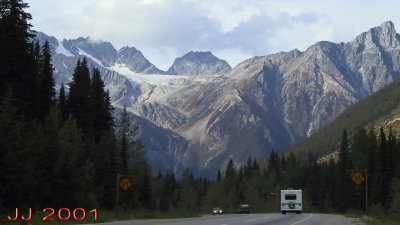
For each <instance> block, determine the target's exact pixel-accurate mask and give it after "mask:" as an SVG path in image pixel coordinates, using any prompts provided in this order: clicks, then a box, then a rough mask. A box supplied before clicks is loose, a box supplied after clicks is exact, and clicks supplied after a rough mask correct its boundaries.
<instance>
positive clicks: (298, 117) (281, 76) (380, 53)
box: [52, 22, 400, 176]
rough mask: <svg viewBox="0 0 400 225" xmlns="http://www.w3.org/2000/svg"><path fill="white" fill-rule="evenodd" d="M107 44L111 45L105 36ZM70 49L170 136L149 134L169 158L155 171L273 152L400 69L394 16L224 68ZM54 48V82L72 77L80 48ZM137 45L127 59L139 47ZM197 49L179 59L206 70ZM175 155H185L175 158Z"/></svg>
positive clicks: (119, 99) (200, 169)
mask: <svg viewBox="0 0 400 225" xmlns="http://www.w3.org/2000/svg"><path fill="white" fill-rule="evenodd" d="M52 42H53V41H52ZM98 44H99V43H98ZM102 45H104V46H103V47H101V49H107V46H108V44H107V43H103V44H102ZM60 46H62V47H60ZM71 46H73V45H71ZM74 46H77V47H76V48H77V49H78V51H80V52H81V54H83V51H84V52H85V53H86V54H87V55H89V56H88V60H89V62H90V63H91V64H92V65H93V66H96V65H97V66H100V67H102V68H103V69H102V74H103V77H104V78H107V79H106V80H107V82H106V84H107V88H108V89H109V90H110V94H111V96H112V101H113V104H114V105H115V106H116V107H122V106H124V105H125V106H127V107H128V110H129V111H130V112H131V113H133V114H135V116H136V117H135V118H138V119H137V121H140V122H141V123H143V124H145V125H143V133H146V134H149V135H151V134H152V132H158V134H159V135H158V137H157V138H159V139H165V140H168V142H163V143H164V144H160V143H158V142H156V141H155V140H154V138H151V137H146V138H145V141H144V144H145V147H146V150H147V151H148V152H152V154H151V155H157V157H158V158H159V157H165V160H164V162H168V163H166V164H157V163H154V164H153V165H152V166H153V167H154V168H155V170H156V171H157V170H158V169H160V170H166V169H169V168H173V169H176V170H178V168H186V167H188V168H191V169H192V171H193V172H195V173H197V174H203V175H206V176H211V175H214V173H215V171H216V170H217V169H218V168H220V167H221V165H223V164H224V163H226V162H227V160H229V159H230V158H232V159H233V160H234V161H235V163H238V164H240V163H244V162H245V160H246V159H247V157H248V156H252V157H253V158H254V157H257V158H263V157H265V156H267V155H268V154H269V153H270V152H271V150H272V149H275V150H282V149H285V148H287V147H288V146H291V145H294V144H295V143H297V142H299V141H301V140H303V139H305V138H307V137H309V136H311V135H312V134H313V133H315V132H316V131H317V130H319V129H320V128H323V127H325V126H326V125H327V124H329V123H330V122H331V121H333V120H334V119H335V118H337V117H338V116H339V115H340V114H341V113H342V112H343V111H344V110H345V109H346V108H348V107H349V106H351V105H352V104H354V103H356V102H357V101H359V100H361V99H363V98H365V97H367V96H369V95H371V94H373V93H374V92H376V91H378V90H379V89H380V88H382V87H385V86H386V85H387V84H389V83H390V82H392V81H393V80H394V79H396V78H397V77H399V74H400V62H399V58H400V38H399V35H398V34H397V33H396V31H395V29H394V25H393V23H391V22H385V23H383V24H382V25H381V26H378V27H375V28H371V29H370V30H368V31H367V32H364V33H362V34H361V35H359V36H357V37H356V38H355V39H354V40H353V41H351V42H348V43H331V42H325V41H324V42H318V43H316V44H315V45H313V46H311V47H309V48H308V49H307V50H306V51H304V52H301V51H298V50H296V49H295V50H292V51H289V52H280V53H277V54H272V55H267V56H261V57H254V58H251V59H248V60H246V61H244V62H242V63H240V64H239V65H237V66H236V67H235V68H233V69H232V70H231V71H230V72H229V73H227V74H225V75H209V76H207V75H195V76H185V75H149V74H137V73H135V72H134V71H133V68H130V67H129V65H128V64H129V63H128V61H123V62H122V61H118V60H115V64H114V65H113V66H107V65H109V64H107V63H110V62H111V63H112V62H113V61H112V60H111V59H112V57H108V56H111V55H113V54H114V53H115V52H114V53H112V52H110V53H109V54H108V55H105V56H104V57H100V56H94V55H95V54H97V53H96V52H101V49H98V50H96V51H94V50H91V49H90V48H89V47H87V48H84V47H82V46H81V45H80V44H79V45H78V44H75V45H74ZM78 47H79V48H78ZM54 49H55V51H56V53H57V54H56V55H55V56H53V61H54V62H55V67H56V71H58V72H57V73H58V74H62V75H60V78H59V79H58V81H57V82H60V81H61V80H62V79H61V78H63V79H67V80H68V76H69V75H70V73H72V70H73V67H74V62H76V60H77V58H79V57H82V55H74V54H73V52H71V51H72V50H68V49H72V47H71V48H69V47H68V46H66V47H64V46H63V45H60V44H59V45H58V46H55V47H54ZM128 50H129V49H128ZM131 50H132V52H131V53H130V54H127V55H130V56H129V57H126V59H129V58H132V57H133V56H134V55H135V54H136V53H135V52H134V51H133V50H134V49H131ZM89 53H90V54H89ZM92 54H93V55H92ZM116 54H117V55H118V52H116ZM191 55H193V57H194V58H193V59H190V60H186V59H185V60H184V61H183V62H184V63H183V64H184V65H189V66H188V67H185V68H186V69H188V68H191V69H193V71H194V72H193V73H195V72H199V71H202V73H203V72H204V73H205V71H209V70H208V69H207V68H206V69H204V68H203V67H199V68H198V64H196V62H197V61H196V60H197V59H198V57H197V55H198V54H197V53H192V54H191ZM206 55H208V56H210V55H211V53H207V54H206ZM90 56H91V57H90ZM208 56H207V57H208ZM191 57H192V56H190V57H188V58H191ZM207 57H205V58H207ZM120 58H121V57H120ZM185 58H186V57H185ZM211 58H212V57H211ZM117 59H118V58H117ZM212 61H214V60H212ZM186 62H188V63H187V64H185V63H186ZM192 62H194V63H192ZM103 63H104V64H103ZM71 65H72V66H71ZM137 65H144V64H142V63H138V64H137ZM177 65H178V64H177ZM68 71H69V72H70V73H69V74H68ZM182 71H185V70H182ZM175 72H176V71H175ZM57 73H56V74H57ZM212 73H213V74H215V73H216V72H215V70H214V71H213V72H212ZM159 131H163V132H159ZM165 143H168V144H165ZM155 152H157V154H154V153H155ZM171 154H172V155H173V157H175V158H179V160H170V159H171ZM153 162H154V161H153ZM169 163H170V164H169Z"/></svg>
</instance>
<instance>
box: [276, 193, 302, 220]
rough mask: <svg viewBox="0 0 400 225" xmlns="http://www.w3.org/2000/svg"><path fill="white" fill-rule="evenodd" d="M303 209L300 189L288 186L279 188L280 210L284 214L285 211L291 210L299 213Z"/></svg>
mask: <svg viewBox="0 0 400 225" xmlns="http://www.w3.org/2000/svg"><path fill="white" fill-rule="evenodd" d="M302 209H303V197H302V195H301V190H293V188H288V189H287V190H281V212H282V214H286V213H287V212H288V213H290V212H293V213H297V214H300V213H301V211H302Z"/></svg>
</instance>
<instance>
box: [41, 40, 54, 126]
mask: <svg viewBox="0 0 400 225" xmlns="http://www.w3.org/2000/svg"><path fill="white" fill-rule="evenodd" d="M39 59H40V60H39V79H38V82H39V88H38V89H39V90H38V91H39V95H38V98H39V100H38V104H39V118H40V119H41V120H42V121H43V120H44V118H45V117H46V115H47V114H48V113H49V112H50V108H51V107H52V106H54V103H55V101H54V100H55V95H56V92H55V90H54V85H55V84H54V78H53V71H54V68H53V65H52V62H51V50H50V46H49V42H48V41H47V40H46V42H45V43H44V45H43V48H42V50H41V52H40V58H39Z"/></svg>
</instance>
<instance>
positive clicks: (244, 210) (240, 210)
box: [236, 204, 250, 214]
mask: <svg viewBox="0 0 400 225" xmlns="http://www.w3.org/2000/svg"><path fill="white" fill-rule="evenodd" d="M236 212H237V213H239V214H241V213H250V206H249V205H247V204H240V205H238V207H237V208H236Z"/></svg>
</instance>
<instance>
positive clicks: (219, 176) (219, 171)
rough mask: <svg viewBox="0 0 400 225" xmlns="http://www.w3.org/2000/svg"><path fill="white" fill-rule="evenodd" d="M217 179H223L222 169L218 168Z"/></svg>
mask: <svg viewBox="0 0 400 225" xmlns="http://www.w3.org/2000/svg"><path fill="white" fill-rule="evenodd" d="M217 181H218V182H219V181H221V170H220V169H219V168H218V173H217Z"/></svg>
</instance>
